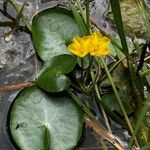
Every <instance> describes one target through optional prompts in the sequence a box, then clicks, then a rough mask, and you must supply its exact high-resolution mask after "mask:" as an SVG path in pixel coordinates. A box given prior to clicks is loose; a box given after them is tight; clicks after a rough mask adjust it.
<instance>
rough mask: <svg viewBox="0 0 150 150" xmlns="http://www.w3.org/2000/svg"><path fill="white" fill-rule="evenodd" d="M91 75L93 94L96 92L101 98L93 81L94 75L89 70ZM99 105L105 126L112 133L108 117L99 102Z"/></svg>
mask: <svg viewBox="0 0 150 150" xmlns="http://www.w3.org/2000/svg"><path fill="white" fill-rule="evenodd" d="M91 77H92V80H93V84H94V90H95V94H96V96H97V97H98V100H101V97H100V93H99V89H98V86H97V83H95V77H94V73H93V71H91ZM99 106H100V109H101V111H102V114H103V117H104V120H105V124H106V127H107V129H108V131H109V132H110V133H112V131H111V128H110V125H109V122H108V118H107V115H106V112H105V110H104V109H103V107H102V105H100V103H99Z"/></svg>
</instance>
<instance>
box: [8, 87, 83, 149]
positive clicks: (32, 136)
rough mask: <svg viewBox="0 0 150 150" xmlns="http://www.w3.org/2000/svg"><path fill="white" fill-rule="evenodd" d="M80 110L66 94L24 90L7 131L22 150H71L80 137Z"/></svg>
mask: <svg viewBox="0 0 150 150" xmlns="http://www.w3.org/2000/svg"><path fill="white" fill-rule="evenodd" d="M82 126H83V118H82V113H81V110H80V109H79V108H78V106H77V105H76V104H75V103H74V102H73V100H72V99H71V98H70V97H69V96H68V95H67V94H57V96H56V95H54V94H53V95H50V94H47V93H45V92H43V91H42V90H40V89H38V88H37V87H36V86H33V87H30V88H27V89H25V90H23V91H22V92H21V93H20V94H19V96H18V97H17V99H16V100H15V102H14V104H13V105H12V109H11V112H10V130H11V134H12V137H13V139H14V141H15V142H16V144H17V146H18V147H19V148H20V149H21V150H70V149H73V148H74V147H75V145H76V144H77V142H78V140H79V138H80V136H81V134H82Z"/></svg>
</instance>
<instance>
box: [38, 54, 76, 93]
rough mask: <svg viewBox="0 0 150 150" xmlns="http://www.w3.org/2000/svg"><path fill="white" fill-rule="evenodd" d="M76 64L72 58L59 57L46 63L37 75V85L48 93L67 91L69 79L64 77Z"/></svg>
mask: <svg viewBox="0 0 150 150" xmlns="http://www.w3.org/2000/svg"><path fill="white" fill-rule="evenodd" d="M75 64H76V59H75V57H73V56H70V57H68V55H60V56H56V57H54V58H52V59H51V60H50V61H48V62H46V63H45V65H44V66H43V68H42V70H41V71H40V72H39V74H38V75H37V83H38V85H39V86H40V87H41V88H42V89H44V90H45V91H48V92H60V91H63V90H65V89H67V88H68V87H69V85H70V79H69V78H68V77H67V76H66V75H64V74H67V73H69V72H71V71H72V70H73V68H74V66H75Z"/></svg>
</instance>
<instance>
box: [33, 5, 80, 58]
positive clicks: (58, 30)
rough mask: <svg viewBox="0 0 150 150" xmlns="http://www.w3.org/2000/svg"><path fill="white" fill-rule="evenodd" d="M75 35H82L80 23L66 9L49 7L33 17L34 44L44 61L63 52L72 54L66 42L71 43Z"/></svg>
mask: <svg viewBox="0 0 150 150" xmlns="http://www.w3.org/2000/svg"><path fill="white" fill-rule="evenodd" d="M75 35H80V32H79V28H78V25H77V24H76V22H75V20H74V18H73V15H72V14H71V13H70V11H68V10H66V9H60V8H57V7H56V8H51V9H47V10H44V11H42V12H40V13H38V15H36V16H35V17H34V19H33V22H32V37H33V41H34V45H35V48H36V50H37V53H38V54H39V56H40V57H41V59H42V60H44V61H46V60H49V59H50V58H52V57H54V56H58V55H61V54H70V53H69V51H68V50H67V47H66V44H68V43H70V42H71V41H72V39H73V37H74V36H75Z"/></svg>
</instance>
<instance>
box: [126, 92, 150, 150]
mask: <svg viewBox="0 0 150 150" xmlns="http://www.w3.org/2000/svg"><path fill="white" fill-rule="evenodd" d="M149 108H150V95H149V96H148V97H147V99H146V101H145V103H144V106H143V107H142V109H141V112H140V115H139V118H138V120H137V122H136V125H135V128H134V132H133V135H132V137H131V140H130V143H129V146H128V150H131V149H132V144H133V141H134V138H135V136H136V134H137V132H138V130H139V128H140V125H141V123H142V122H143V119H144V116H145V114H146V112H147V111H148V109H149Z"/></svg>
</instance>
